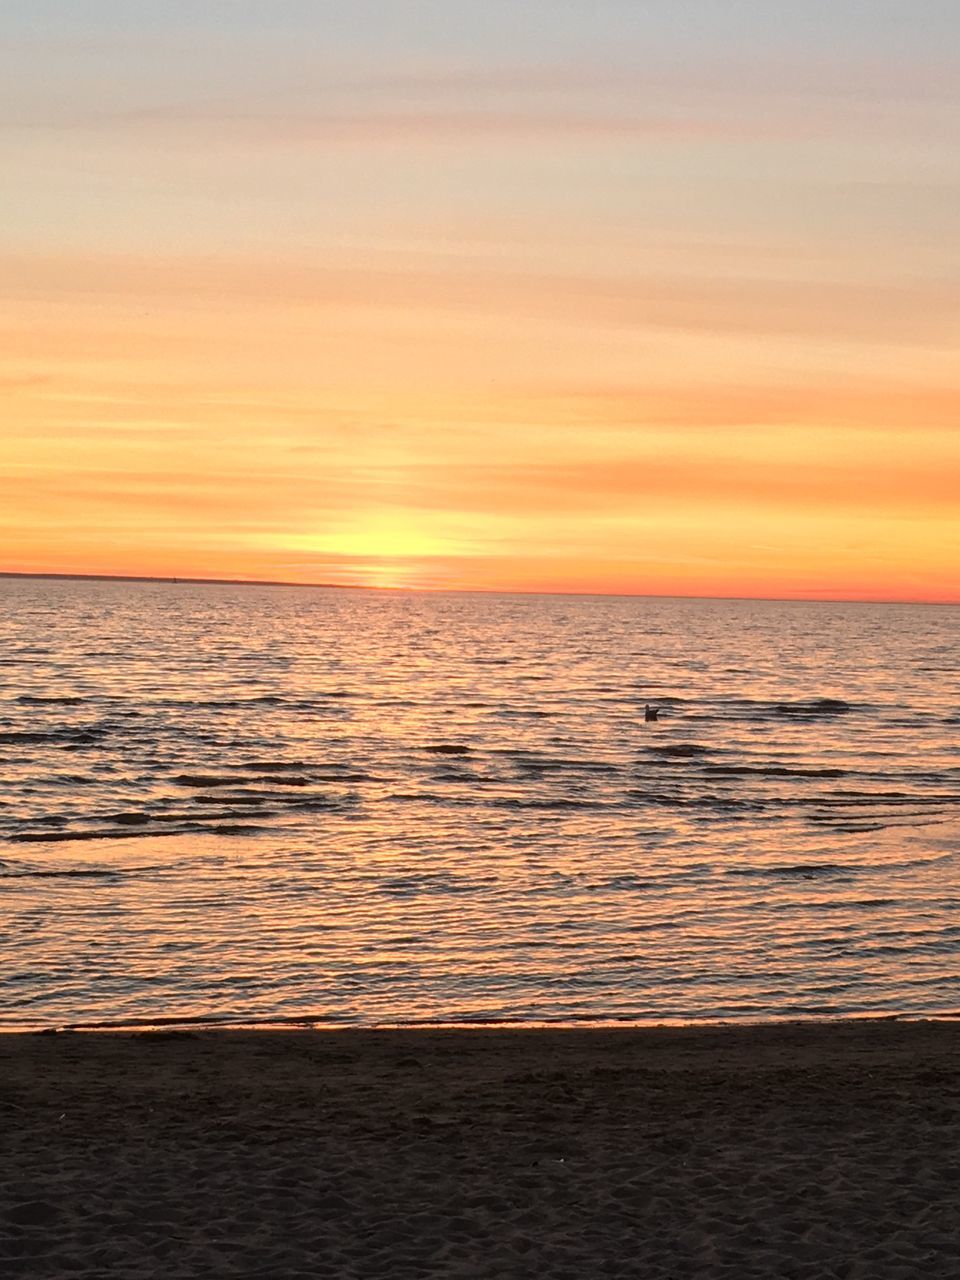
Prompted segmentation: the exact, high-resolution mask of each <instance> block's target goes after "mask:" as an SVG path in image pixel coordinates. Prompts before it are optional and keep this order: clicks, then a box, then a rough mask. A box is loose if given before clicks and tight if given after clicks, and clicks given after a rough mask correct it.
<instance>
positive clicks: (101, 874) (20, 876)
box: [0, 868, 121, 880]
mask: <svg viewBox="0 0 960 1280" xmlns="http://www.w3.org/2000/svg"><path fill="white" fill-rule="evenodd" d="M120 874H121V873H120V872H119V871H115V870H112V869H105V870H102V871H101V870H96V869H93V868H91V869H89V870H83V869H82V868H76V869H72V870H67V871H31V870H26V871H4V872H3V873H2V874H0V879H2V880H92V879H105V878H113V877H115V876H119V875H120Z"/></svg>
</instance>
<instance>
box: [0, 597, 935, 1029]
mask: <svg viewBox="0 0 960 1280" xmlns="http://www.w3.org/2000/svg"><path fill="white" fill-rule="evenodd" d="M958 624H960V610H958V609H957V608H950V607H933V606H916V607H915V606H895V605H887V606H882V605H861V604H856V605H854V604H851V605H842V604H804V603H770V602H750V601H716V600H664V599H637V598H609V597H606V598H605V597H558V596H553V597H550V596H516V595H514V596H507V595H503V596H495V595H456V594H440V595H437V594H417V593H388V592H364V591H350V590H312V589H306V588H304V589H300V588H296V589H294V588H289V589H288V588H257V587H230V586H200V585H192V584H174V583H170V584H162V583H156V584H153V583H117V582H101V583H96V582H53V581H39V580H14V579H8V580H0V841H2V847H0V957H2V964H0V1025H3V1026H7V1027H10V1026H27V1025H30V1026H37V1025H64V1024H90V1023H97V1022H110V1023H125V1022H130V1023H149V1022H154V1021H157V1020H159V1019H162V1018H174V1019H184V1020H189V1019H202V1020H204V1021H210V1022H220V1021H228V1022H236V1021H242V1022H260V1021H264V1022H283V1021H286V1020H296V1019H303V1020H306V1021H313V1022H317V1023H320V1024H350V1023H353V1024H371V1025H375V1024H382V1023H395V1022H420V1021H441V1022H466V1021H484V1022H490V1021H499V1020H507V1021H514V1020H517V1021H542V1022H570V1023H574V1022H584V1021H593V1020H600V1021H606V1020H615V1019H624V1020H629V1021H632V1022H647V1021H654V1022H657V1021H668V1020H675V1019H682V1020H700V1019H716V1018H726V1019H758V1018H775V1017H796V1016H806V1015H811V1016H821V1015H828V1014H830V1015H832V1014H842V1015H848V1014H849V1015H852V1014H862V1013H883V1012H896V1013H903V1014H933V1013H950V1012H955V1011H956V1010H957V1009H958V1008H960V983H958V974H960V912H958V908H960V758H958V752H957V744H958V735H960V681H958V675H957V652H958V640H960V626H958ZM646 703H650V704H653V705H655V706H656V707H658V708H659V709H660V716H659V720H658V721H657V722H655V723H646V722H645V721H644V718H643V709H644V705H645V704H646Z"/></svg>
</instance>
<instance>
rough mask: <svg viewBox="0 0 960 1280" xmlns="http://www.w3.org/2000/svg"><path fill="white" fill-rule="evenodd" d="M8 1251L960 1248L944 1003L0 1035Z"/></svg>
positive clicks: (887, 1270) (661, 1252) (578, 1252)
mask: <svg viewBox="0 0 960 1280" xmlns="http://www.w3.org/2000/svg"><path fill="white" fill-rule="evenodd" d="M0 1125H2V1129H0V1156H2V1159H0V1274H2V1275H3V1276H5V1277H20V1276H31V1277H32V1276H57V1277H61V1276H77V1275H80V1276H109V1277H127V1276H129V1277H133V1276H136V1277H144V1276H162V1277H165V1278H168V1277H169V1278H174V1277H220V1276H224V1277H226V1276H262V1277H293V1276H304V1277H308V1276H309V1277H338V1278H339V1277H364V1278H366V1277H397V1278H400V1277H421V1276H456V1277H484V1278H485V1280H499V1278H500V1277H504V1278H505V1277H514V1276H516V1277H521V1276H522V1277H546V1278H548V1280H593V1277H607V1276H637V1277H644V1278H645V1280H654V1278H656V1277H670V1278H671V1280H673V1278H676V1277H687V1276H690V1277H693V1276H696V1277H721V1276H724V1277H730V1278H731V1280H743V1278H744V1277H749V1276H762V1277H781V1276H783V1277H810V1278H811V1280H813V1278H814V1277H816V1278H817V1280H821V1278H823V1277H834V1276H836V1277H845V1278H850V1277H868V1278H869V1280H886V1278H887V1277H890V1278H891V1280H893V1278H894V1277H897V1278H899V1277H921V1276H923V1277H937V1276H943V1277H947V1276H949V1277H952V1278H956V1277H957V1276H960V1025H958V1024H956V1023H949V1022H945V1023H918V1024H906V1023H897V1022H871V1023H842V1024H833V1025H830V1024H827V1025H818V1026H797V1025H793V1026H780V1027H777V1026H765V1027H756V1028H724V1027H717V1028H710V1029H686V1030H666V1029H661V1030H639V1031H638V1030H626V1029H624V1030H594V1031H516V1030H515V1031H486V1030H479V1029H478V1030H471V1031H435V1030H434V1031H402V1032H384V1031H380V1032H378V1031H367V1032H363V1031H347V1032H312V1031H301V1032H296V1031H285V1032H276V1033H275V1032H201V1033H190V1034H179V1033H173V1034H171V1033H169V1032H168V1033H165V1034H164V1033H151V1034H66V1033H59V1034H56V1035H7V1036H0Z"/></svg>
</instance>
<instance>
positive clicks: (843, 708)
mask: <svg viewBox="0 0 960 1280" xmlns="http://www.w3.org/2000/svg"><path fill="white" fill-rule="evenodd" d="M852 710H853V708H852V707H851V705H850V703H849V702H844V701H843V699H842V698H811V699H809V700H808V701H806V702H778V703H775V704H774V707H773V711H774V714H775V715H778V716H799V717H801V718H804V719H806V718H808V717H811V716H843V715H846V714H847V712H848V711H852Z"/></svg>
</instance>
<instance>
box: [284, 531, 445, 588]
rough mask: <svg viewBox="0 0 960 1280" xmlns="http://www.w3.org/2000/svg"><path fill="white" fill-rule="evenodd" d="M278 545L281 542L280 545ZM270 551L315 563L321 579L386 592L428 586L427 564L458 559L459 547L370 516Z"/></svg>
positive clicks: (290, 538)
mask: <svg viewBox="0 0 960 1280" xmlns="http://www.w3.org/2000/svg"><path fill="white" fill-rule="evenodd" d="M278 541H279V540H278ZM272 545H273V549H274V550H281V551H283V552H293V553H298V554H303V553H304V552H306V553H307V554H308V555H309V556H310V557H311V558H313V557H315V558H316V563H317V566H318V569H319V568H321V567H322V570H323V573H324V575H326V574H328V573H329V572H330V571H331V570H333V571H334V572H335V573H336V576H337V577H338V578H340V579H343V580H349V581H350V582H354V583H356V584H357V585H360V586H365V587H378V588H382V589H384V590H402V589H404V588H415V587H426V586H429V585H430V584H431V583H430V578H431V577H432V575H429V574H427V573H426V572H425V568H426V564H425V562H431V561H432V562H436V561H437V560H438V559H439V558H445V557H448V556H450V555H456V554H462V553H463V547H462V545H461V543H460V542H459V541H452V540H451V539H449V538H446V537H442V536H440V535H438V534H433V533H429V532H427V531H426V530H424V529H423V528H422V526H419V525H418V524H416V523H415V522H414V521H412V520H410V519H408V518H405V517H403V516H395V515H391V514H387V513H380V512H376V513H372V514H369V515H364V516H362V517H357V518H354V519H352V520H351V521H350V523H349V525H347V526H345V527H341V528H339V529H337V530H331V531H330V532H329V533H317V534H292V535H287V536H284V537H283V539H282V547H281V546H278V545H277V542H276V541H275V542H273V544H272Z"/></svg>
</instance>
